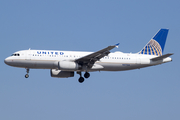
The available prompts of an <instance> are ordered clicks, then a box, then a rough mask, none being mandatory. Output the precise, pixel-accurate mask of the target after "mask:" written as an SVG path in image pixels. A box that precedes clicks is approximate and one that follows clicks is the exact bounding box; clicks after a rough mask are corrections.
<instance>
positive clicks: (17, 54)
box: [11, 53, 20, 56]
mask: <svg viewBox="0 0 180 120" xmlns="http://www.w3.org/2000/svg"><path fill="white" fill-rule="evenodd" d="M11 56H20V54H19V53H15V54H12V55H11Z"/></svg>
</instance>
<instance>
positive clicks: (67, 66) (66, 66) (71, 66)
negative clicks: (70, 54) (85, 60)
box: [59, 61, 80, 71]
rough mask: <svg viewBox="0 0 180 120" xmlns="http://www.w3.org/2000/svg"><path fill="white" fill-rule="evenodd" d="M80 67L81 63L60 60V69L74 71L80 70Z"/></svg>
mask: <svg viewBox="0 0 180 120" xmlns="http://www.w3.org/2000/svg"><path fill="white" fill-rule="evenodd" d="M79 68H80V65H78V64H77V63H75V62H71V61H60V62H59V69H60V70H65V71H72V70H78V69H79Z"/></svg>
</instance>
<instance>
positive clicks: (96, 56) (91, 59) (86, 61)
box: [75, 43, 119, 68]
mask: <svg viewBox="0 0 180 120" xmlns="http://www.w3.org/2000/svg"><path fill="white" fill-rule="evenodd" d="M118 45H119V43H118V44H116V45H113V46H108V47H106V48H104V49H102V50H99V51H97V52H94V53H92V54H89V55H86V56H84V57H81V58H79V59H76V60H75V62H77V63H78V64H80V65H82V66H83V65H85V66H87V67H88V68H91V67H92V66H93V64H94V63H95V62H96V61H98V60H100V59H101V58H103V57H104V56H107V55H108V54H109V53H110V50H111V49H113V48H115V47H118Z"/></svg>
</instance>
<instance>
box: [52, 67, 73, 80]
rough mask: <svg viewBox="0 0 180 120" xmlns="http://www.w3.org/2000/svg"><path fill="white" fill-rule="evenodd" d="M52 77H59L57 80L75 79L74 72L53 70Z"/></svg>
mask: <svg viewBox="0 0 180 120" xmlns="http://www.w3.org/2000/svg"><path fill="white" fill-rule="evenodd" d="M51 77H57V78H68V77H74V72H72V71H61V70H56V69H51Z"/></svg>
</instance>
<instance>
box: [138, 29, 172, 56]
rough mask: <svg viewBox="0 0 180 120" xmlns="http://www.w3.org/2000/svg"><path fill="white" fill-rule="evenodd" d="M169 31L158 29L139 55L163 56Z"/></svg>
mask: <svg viewBox="0 0 180 120" xmlns="http://www.w3.org/2000/svg"><path fill="white" fill-rule="evenodd" d="M168 31H169V29H160V30H159V31H158V32H157V33H156V34H155V36H154V37H153V38H152V39H151V40H150V41H149V42H148V43H147V45H146V46H145V47H144V48H143V49H142V50H141V51H140V52H139V54H146V55H157V56H161V55H162V54H163V50H164V46H165V43H166V38H167V34H168Z"/></svg>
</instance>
